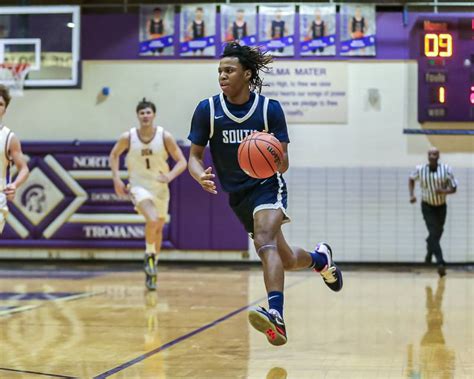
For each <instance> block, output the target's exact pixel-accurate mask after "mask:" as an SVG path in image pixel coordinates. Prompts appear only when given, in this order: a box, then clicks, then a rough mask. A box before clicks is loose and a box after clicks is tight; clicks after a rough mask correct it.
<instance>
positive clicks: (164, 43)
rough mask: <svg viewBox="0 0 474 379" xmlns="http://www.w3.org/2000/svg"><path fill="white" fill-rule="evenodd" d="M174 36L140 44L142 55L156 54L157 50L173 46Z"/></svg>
mask: <svg viewBox="0 0 474 379" xmlns="http://www.w3.org/2000/svg"><path fill="white" fill-rule="evenodd" d="M173 44H174V36H173V35H169V36H164V37H161V38H155V39H152V40H148V41H143V42H140V54H144V53H148V52H154V51H155V50H156V49H163V48H165V47H169V46H173Z"/></svg>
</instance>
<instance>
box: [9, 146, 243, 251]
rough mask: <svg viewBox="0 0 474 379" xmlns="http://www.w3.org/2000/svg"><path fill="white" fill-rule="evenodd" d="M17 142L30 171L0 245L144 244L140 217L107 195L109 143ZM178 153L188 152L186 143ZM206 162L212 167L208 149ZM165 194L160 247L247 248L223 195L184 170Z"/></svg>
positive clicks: (109, 189) (126, 203) (125, 202)
mask: <svg viewBox="0 0 474 379" xmlns="http://www.w3.org/2000/svg"><path fill="white" fill-rule="evenodd" d="M22 145H23V150H24V152H25V154H27V155H28V156H29V157H30V160H29V162H28V167H29V168H30V176H29V178H28V180H27V181H26V182H25V183H24V184H23V185H22V186H21V187H20V188H18V190H17V196H16V197H15V200H14V201H13V202H10V203H8V208H9V211H10V217H9V218H8V221H7V224H6V225H5V229H4V231H3V234H2V236H1V239H0V246H11V247H38V248H47V247H51V248H61V247H65V248H71V247H72V248H94V249H101V248H115V249H117V248H118V249H128V248H142V247H144V220H143V219H142V218H141V216H139V215H137V213H136V212H135V210H134V206H133V204H132V203H131V201H130V200H129V199H123V198H119V197H118V196H117V195H116V194H115V192H114V188H113V183H112V179H111V175H110V166H109V160H108V152H109V151H110V150H111V149H112V146H113V143H112V142H107V143H104V142H101V143H96V142H79V141H74V143H71V142H57V143H38V142H36V143H28V142H24V143H23V144H22ZM182 150H183V152H184V153H185V155H186V156H187V155H189V147H182ZM66 151H67V152H68V153H65V152H66ZM170 164H172V162H170ZM206 164H212V162H210V157H209V154H208V153H207V152H206ZM124 169H125V168H124V167H123V160H122V167H121V170H122V171H123V170H124ZM217 185H219V184H218V183H217ZM170 197H171V199H170V204H169V212H170V222H169V223H167V224H166V225H165V227H164V231H163V245H162V246H163V248H169V249H186V250H192V249H196V250H197V249H199V250H246V249H247V247H248V238H247V234H246V233H245V231H244V229H243V227H242V226H241V225H240V224H239V222H238V220H237V218H236V216H235V215H234V214H233V213H232V211H231V209H230V207H229V206H228V204H227V203H228V199H227V195H226V194H225V193H222V192H221V191H220V193H219V195H218V196H211V195H210V194H208V193H206V192H204V191H203V190H202V189H201V187H200V186H199V185H198V184H197V183H196V182H195V181H194V179H192V178H191V176H190V175H189V174H188V173H187V172H185V173H183V174H182V175H181V176H179V177H178V178H177V179H176V180H174V181H173V182H172V183H170ZM202 215H206V217H204V218H203V217H202ZM196 220H199V222H198V221H196ZM223 231H232V232H231V233H225V232H223Z"/></svg>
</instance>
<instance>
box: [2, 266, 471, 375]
mask: <svg viewBox="0 0 474 379" xmlns="http://www.w3.org/2000/svg"><path fill="white" fill-rule="evenodd" d="M68 270H69V272H70V275H65V274H63V275H60V274H58V272H62V271H64V272H66V271H68ZM29 272H31V274H32V275H31V276H29V275H28V273H29ZM49 274H51V275H49ZM286 285H287V287H288V289H287V290H286V292H285V319H286V323H287V330H288V343H287V345H285V346H282V347H279V348H276V347H273V346H271V345H269V344H268V343H267V341H266V338H265V337H264V336H263V335H262V334H260V333H257V332H255V331H254V330H253V329H251V328H249V326H248V323H247V318H246V307H247V306H248V305H249V304H251V303H255V302H256V301H257V303H261V304H264V305H265V301H264V300H260V301H258V300H259V299H265V291H264V286H263V280H262V274H261V272H260V271H259V269H248V268H242V269H239V268H236V267H232V268H225V267H218V266H209V267H203V266H187V267H183V266H172V265H167V266H162V267H160V273H159V279H158V290H157V291H156V292H147V291H146V290H145V289H144V278H143V274H142V273H141V272H139V271H138V270H135V269H126V270H124V269H120V270H97V268H88V267H86V266H81V267H78V268H71V267H70V266H69V267H68V268H67V269H62V268H61V267H59V268H58V267H54V268H51V267H40V266H38V267H33V268H31V267H30V268H29V269H28V270H25V269H21V268H19V267H11V268H8V269H5V268H4V269H2V270H1V272H0V378H35V377H42V376H43V377H44V375H50V376H51V377H59V378H68V377H69V378H70V377H80V378H93V377H96V378H107V377H109V376H113V377H114V378H203V379H204V378H206V379H208V378H263V379H265V378H267V379H269V378H271V379H287V378H288V379H290V378H296V379H302V378H350V379H353V378H363V379H366V378H474V302H473V300H472V299H474V275H473V274H472V273H469V272H467V271H463V270H457V271H455V270H449V271H448V276H447V277H445V278H443V279H439V278H438V276H437V275H436V273H434V272H431V271H424V270H421V269H420V270H418V271H401V272H395V271H394V270H391V271H388V270H387V271H384V270H381V269H377V270H361V269H358V270H352V271H349V270H348V271H346V272H345V288H344V290H343V291H342V292H341V293H333V292H331V291H329V290H328V289H327V287H326V286H325V285H324V284H323V283H322V281H321V279H320V278H319V277H318V276H315V275H314V274H312V273H311V272H303V273H291V274H289V275H288V276H287V280H286Z"/></svg>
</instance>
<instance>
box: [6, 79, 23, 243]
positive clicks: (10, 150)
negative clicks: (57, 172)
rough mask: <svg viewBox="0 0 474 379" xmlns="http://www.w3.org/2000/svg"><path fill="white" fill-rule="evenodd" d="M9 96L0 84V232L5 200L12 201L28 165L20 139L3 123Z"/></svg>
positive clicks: (9, 99)
mask: <svg viewBox="0 0 474 379" xmlns="http://www.w3.org/2000/svg"><path fill="white" fill-rule="evenodd" d="M10 101H11V96H10V92H9V91H8V88H7V87H5V86H4V85H1V84H0V234H2V232H3V228H4V227H5V219H6V217H7V215H8V206H7V200H8V201H12V200H13V199H14V198H15V193H16V190H17V189H18V187H20V186H21V185H22V184H23V183H24V182H25V181H26V179H28V174H29V170H28V165H27V164H26V160H25V157H24V156H23V152H22V150H21V143H20V140H19V139H18V138H17V136H15V134H13V132H12V131H11V130H10V129H9V128H7V127H6V126H5V125H4V124H3V121H2V120H3V116H4V115H5V112H6V111H7V108H8V105H9V104H10ZM12 162H13V164H14V165H15V167H16V169H17V171H18V175H17V176H16V178H15V180H14V182H13V183H10V178H9V175H10V166H11V164H12Z"/></svg>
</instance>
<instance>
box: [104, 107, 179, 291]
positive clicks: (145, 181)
mask: <svg viewBox="0 0 474 379" xmlns="http://www.w3.org/2000/svg"><path fill="white" fill-rule="evenodd" d="M136 112H137V117H138V121H139V123H140V127H139V128H132V129H130V130H129V131H128V132H126V133H124V134H122V135H121V136H120V138H119V140H118V141H117V143H116V144H115V146H114V147H113V149H112V151H111V153H110V168H111V169H112V175H113V181H114V189H115V192H116V194H117V195H119V196H126V195H127V194H129V195H130V198H131V199H132V201H133V203H134V204H135V208H136V209H137V211H138V212H139V213H141V214H142V215H143V216H144V217H145V221H146V223H145V243H146V250H145V258H144V261H145V274H146V281H145V284H146V286H147V288H148V289H150V290H154V289H156V275H157V258H158V254H159V252H160V249H161V242H162V238H163V226H164V224H165V220H166V217H167V216H168V203H169V187H168V184H169V183H170V182H171V181H172V180H173V179H175V178H176V177H177V176H178V175H180V174H181V173H182V172H183V171H184V170H185V169H186V159H185V158H184V155H183V153H182V151H181V149H180V148H179V146H178V145H177V144H176V141H175V140H174V138H173V136H172V135H171V133H169V132H167V131H165V130H164V129H163V128H162V127H161V126H155V125H154V120H155V116H156V107H155V104H153V103H152V102H150V101H148V100H146V99H143V100H142V101H141V102H140V103H138V105H137V108H136ZM126 150H128V153H127V158H126V159H127V168H128V180H129V188H127V187H126V186H125V183H124V182H123V181H122V180H121V179H120V174H119V159H120V156H121V155H122V153H124V152H125V151H126ZM168 155H171V157H172V158H173V160H174V161H175V162H176V164H175V165H174V167H173V169H172V170H171V171H170V169H169V166H168Z"/></svg>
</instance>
